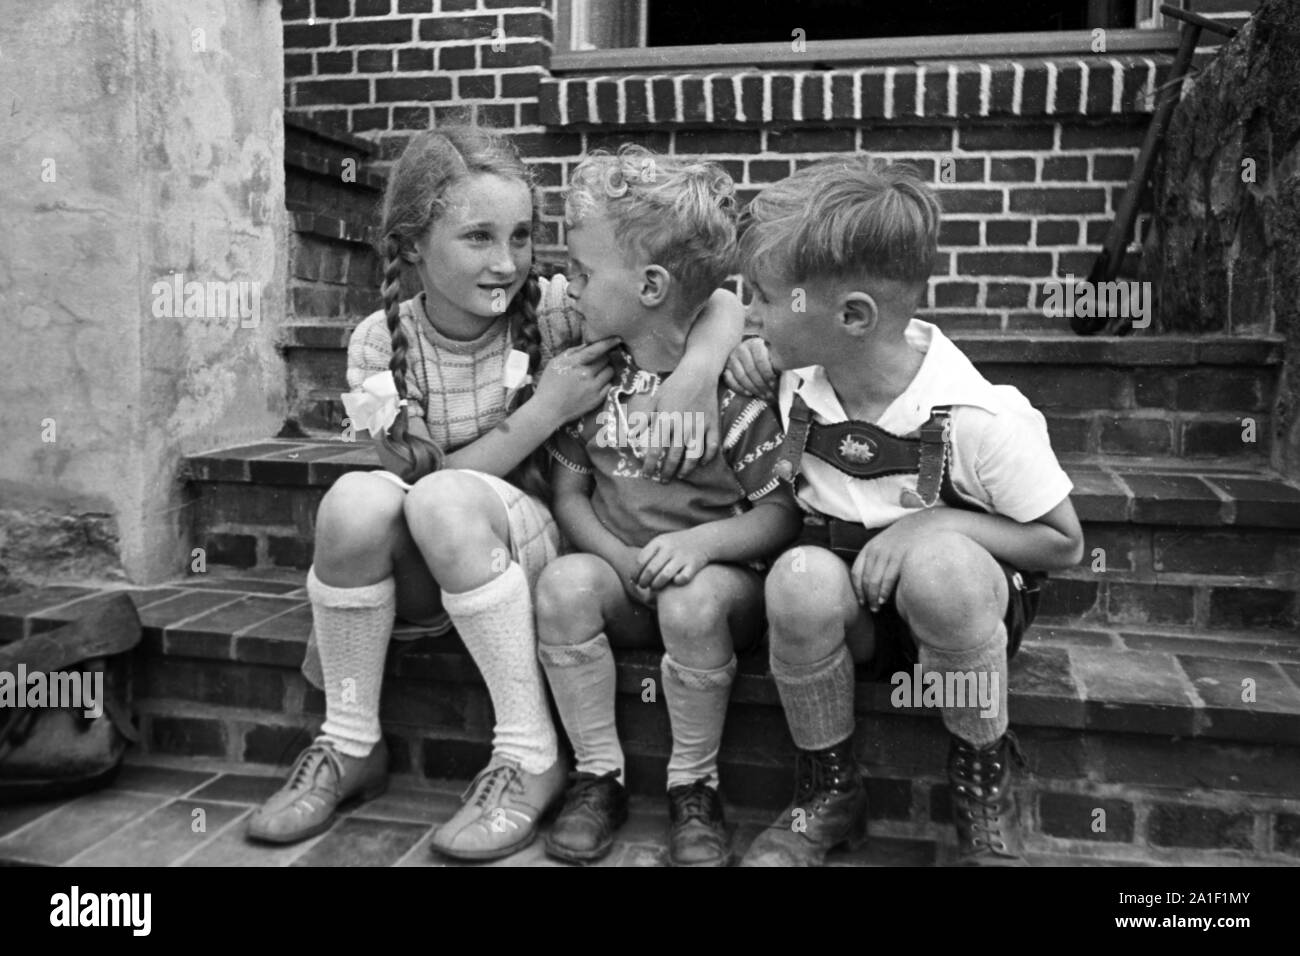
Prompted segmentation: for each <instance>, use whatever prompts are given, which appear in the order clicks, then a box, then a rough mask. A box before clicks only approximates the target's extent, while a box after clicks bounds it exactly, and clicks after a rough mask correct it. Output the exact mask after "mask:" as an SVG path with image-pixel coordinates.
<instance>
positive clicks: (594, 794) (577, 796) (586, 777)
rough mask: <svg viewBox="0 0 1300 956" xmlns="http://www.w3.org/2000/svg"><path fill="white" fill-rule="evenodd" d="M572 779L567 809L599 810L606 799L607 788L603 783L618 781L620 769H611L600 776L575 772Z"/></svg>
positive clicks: (566, 800)
mask: <svg viewBox="0 0 1300 956" xmlns="http://www.w3.org/2000/svg"><path fill="white" fill-rule="evenodd" d="M570 779H571V780H572V786H571V787H570V788H569V792H568V795H567V796H566V797H565V800H564V809H565V811H566V812H567V811H569V810H578V809H589V810H599V809H600V807H601V804H602V803H603V802H604V799H605V788H604V787H603V786H602V784H603V783H604V782H605V781H614V782H617V779H618V771H617V770H611V771H609V772H608V773H603V774H601V775H600V776H598V777H597V776H593V775H590V774H573V775H572V776H571V778H570Z"/></svg>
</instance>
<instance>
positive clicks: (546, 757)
mask: <svg viewBox="0 0 1300 956" xmlns="http://www.w3.org/2000/svg"><path fill="white" fill-rule="evenodd" d="M442 606H443V609H444V610H445V611H446V612H447V614H448V615H449V616H450V617H451V620H452V623H453V624H455V625H456V631H457V633H458V634H460V638H461V640H462V641H464V642H465V647H466V648H468V649H469V653H470V656H471V657H473V658H474V663H475V664H477V665H478V669H479V671H480V672H481V673H482V674H483V680H484V681H486V683H487V687H488V693H489V694H491V695H492V707H493V710H494V711H495V712H496V730H495V733H494V734H493V738H492V751H493V753H494V755H498V756H502V757H507V758H509V759H511V760H513V761H515V762H516V763H518V764H519V766H520V767H522V768H523V770H524V772H525V773H533V774H539V773H544V772H545V771H546V770H548V769H550V767H551V766H552V765H553V764H554V763H555V760H556V757H557V756H558V754H557V751H556V739H555V727H554V726H552V724H551V713H550V708H549V707H548V705H547V702H546V690H545V686H544V683H543V680H542V669H541V668H540V667H539V666H538V664H537V631H536V629H535V627H534V625H533V596H532V594H531V593H529V590H528V579H527V577H525V576H524V569H523V568H521V567H520V566H519V564H518V563H517V562H511V564H510V567H508V568H506V570H505V573H504V574H501V575H500V576H499V577H495V578H493V579H492V580H491V581H489V582H488V583H487V584H484V585H481V586H480V587H477V588H474V590H472V591H465V592H463V593H461V594H451V593H449V592H447V591H443V592H442Z"/></svg>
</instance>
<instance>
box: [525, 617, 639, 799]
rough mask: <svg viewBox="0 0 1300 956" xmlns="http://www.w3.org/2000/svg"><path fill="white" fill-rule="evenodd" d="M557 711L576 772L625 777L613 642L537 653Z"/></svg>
mask: <svg viewBox="0 0 1300 956" xmlns="http://www.w3.org/2000/svg"><path fill="white" fill-rule="evenodd" d="M538 656H539V657H541V659H542V666H543V667H544V668H546V679H547V680H548V681H550V683H551V693H553V694H554V695H555V706H556V707H558V708H559V710H560V719H561V720H563V721H564V729H565V730H566V731H568V734H569V742H570V743H572V744H573V754H574V757H576V758H577V768H576V769H577V770H578V771H579V772H581V773H594V774H595V775H596V776H601V775H603V774H607V773H610V772H617V773H618V779H619V781H620V782H622V783H624V784H626V783H627V778H626V777H625V776H624V774H623V770H624V766H623V765H624V759H623V747H622V745H621V744H620V743H619V742H618V728H617V727H616V726H615V723H614V702H615V699H616V695H617V690H618V675H617V673H616V672H615V670H614V655H613V654H612V653H611V652H610V649H609V638H607V637H606V636H605V635H604V634H597V635H596V636H595V637H593V638H592V639H591V640H589V641H586V642H585V643H582V644H542V645H541V646H540V647H539V648H538Z"/></svg>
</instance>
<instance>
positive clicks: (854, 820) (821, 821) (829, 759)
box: [740, 737, 867, 866]
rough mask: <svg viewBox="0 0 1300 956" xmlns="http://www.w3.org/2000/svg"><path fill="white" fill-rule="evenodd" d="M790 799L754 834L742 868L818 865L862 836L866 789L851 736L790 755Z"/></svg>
mask: <svg viewBox="0 0 1300 956" xmlns="http://www.w3.org/2000/svg"><path fill="white" fill-rule="evenodd" d="M795 761H796V762H795V792H794V800H793V801H791V803H790V805H789V806H788V807H786V808H785V810H783V811H782V812H781V815H780V816H779V817H777V819H776V821H775V822H774V823H773V824H772V825H771V826H769V827H768V828H767V829H766V830H764V831H763V832H762V833H760V834H759V835H758V837H757V838H756V839H755V840H754V842H753V844H752V845H751V846H750V848H749V852H748V853H746V854H745V858H744V859H743V860H742V861H741V863H740V865H741V866H821V865H823V864H824V863H825V862H826V854H827V853H828V852H830V851H831V850H833V849H835V848H836V847H837V846H840V845H847V846H848V847H850V848H851V849H857V848H858V847H859V846H861V845H862V844H863V843H864V842H866V839H867V788H866V785H865V784H864V783H863V780H862V774H861V773H860V772H859V770H858V765H857V761H855V760H854V759H853V738H852V737H849V738H848V739H847V740H844V741H843V742H841V743H838V744H836V745H835V746H833V747H828V748H826V749H825V750H800V751H799V752H798V756H797V757H796V758H795Z"/></svg>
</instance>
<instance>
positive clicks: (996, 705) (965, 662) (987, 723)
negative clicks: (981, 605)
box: [917, 621, 1008, 747]
mask: <svg viewBox="0 0 1300 956" xmlns="http://www.w3.org/2000/svg"><path fill="white" fill-rule="evenodd" d="M917 643H918V649H919V651H920V655H919V657H920V663H921V670H922V672H923V673H926V674H928V673H930V672H931V671H938V672H940V673H942V674H945V675H946V674H948V673H953V672H957V673H962V674H964V673H966V672H972V673H974V675H975V687H976V700H975V701H973V702H972V701H971V700H970V699H969V695H968V697H967V706H965V707H949V706H945V707H944V708H943V725H944V726H945V727H947V728H948V731H949V733H953V734H956V735H957V736H958V737H961V738H962V739H963V740H965V741H966V742H967V743H970V744H974V745H975V746H976V747H987V746H988V745H989V744H991V743H994V742H996V741H997V739H998V738H999V737H1001V736H1002V735H1003V734H1004V733H1006V731H1007V723H1008V716H1007V629H1006V626H1005V625H1004V624H1003V623H1002V622H1001V621H999V622H998V627H997V630H996V631H994V632H993V634H992V635H991V636H990V637H989V639H988V640H987V641H985V642H984V643H983V644H980V645H977V646H975V647H971V648H966V649H964V650H960V651H953V650H945V649H943V648H937V647H931V646H929V645H928V644H925V643H922V642H919V641H918V642H917ZM994 680H996V682H997V688H996V690H997V693H991V691H992V690H993V689H994V688H993V681H994ZM946 683H947V681H946V680H945V685H946ZM983 688H987V689H988V691H989V692H990V693H989V698H990V704H991V705H992V706H991V707H990V708H989V709H990V710H992V711H993V713H991V714H989V715H987V716H982V715H981V710H982V708H981V706H980V704H979V702H978V696H979V693H980V692H981V691H982V689H983ZM945 703H949V702H948V701H945Z"/></svg>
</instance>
